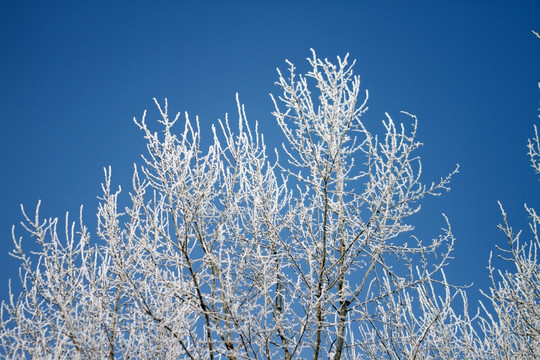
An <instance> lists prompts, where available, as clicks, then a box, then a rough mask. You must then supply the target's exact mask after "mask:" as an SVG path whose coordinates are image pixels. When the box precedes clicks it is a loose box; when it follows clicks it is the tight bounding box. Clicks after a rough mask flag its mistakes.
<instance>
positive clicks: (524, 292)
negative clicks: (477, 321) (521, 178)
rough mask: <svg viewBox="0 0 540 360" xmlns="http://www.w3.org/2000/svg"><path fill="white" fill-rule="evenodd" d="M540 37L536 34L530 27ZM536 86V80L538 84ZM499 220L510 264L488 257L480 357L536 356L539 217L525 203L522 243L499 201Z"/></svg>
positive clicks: (536, 165) (534, 148)
mask: <svg viewBox="0 0 540 360" xmlns="http://www.w3.org/2000/svg"><path fill="white" fill-rule="evenodd" d="M532 33H533V34H534V35H535V36H536V37H537V38H539V39H540V35H539V34H538V33H537V32H535V31H532ZM538 85H539V87H540V83H539V84H538ZM534 134H535V137H534V138H533V139H529V141H528V144H527V148H528V150H529V151H528V155H529V157H530V161H531V166H532V167H533V169H534V170H535V172H536V173H537V174H540V138H539V137H538V129H537V127H536V125H535V126H534ZM499 206H500V208H501V213H502V220H503V222H502V224H500V225H499V229H500V230H501V231H502V232H503V233H504V235H505V237H506V240H507V242H508V246H505V247H499V246H497V249H498V250H499V252H500V254H499V257H500V258H501V259H504V260H506V261H508V262H510V263H511V264H512V266H511V268H513V271H510V270H508V271H504V272H503V271H500V270H497V269H496V268H495V267H494V266H493V265H492V261H491V259H490V262H489V266H488V269H489V271H490V279H491V283H492V286H491V288H490V290H489V292H488V293H486V294H484V295H485V296H486V297H487V299H488V301H489V303H490V304H491V306H492V308H493V311H492V312H490V311H488V310H487V309H486V307H483V308H484V311H485V313H486V316H485V317H484V318H483V319H482V320H481V328H482V333H483V334H484V337H483V338H484V342H483V346H482V349H483V351H484V352H485V353H484V354H485V355H484V357H485V358H489V359H509V358H512V359H538V358H540V259H539V258H538V254H537V252H538V250H539V249H540V239H539V237H538V235H539V234H538V231H539V229H538V228H539V226H540V217H539V216H538V214H537V213H536V211H535V210H534V208H532V207H529V206H527V204H525V210H526V211H527V213H528V215H529V217H530V223H529V227H530V230H531V235H532V238H531V240H530V241H526V242H525V243H523V242H522V241H521V240H520V237H521V233H522V232H521V231H519V232H517V234H516V233H515V232H514V231H513V229H512V227H511V226H510V224H509V222H508V219H507V214H506V212H505V211H504V208H503V206H502V204H501V203H499Z"/></svg>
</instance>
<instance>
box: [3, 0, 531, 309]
mask: <svg viewBox="0 0 540 360" xmlns="http://www.w3.org/2000/svg"><path fill="white" fill-rule="evenodd" d="M532 29H537V30H540V1H487V0H486V1H375V0H373V1H361V0H355V1H327V2H322V1H313V0H312V1H291V0H289V1H229V2H226V1H214V2H207V1H92V2H82V1H33V2H29V1H11V2H8V1H2V2H1V3H0V54H1V55H0V79H1V81H0V109H1V120H0V121H1V129H2V130H1V132H0V151H1V153H2V157H1V159H0V172H1V176H0V186H1V189H2V190H3V195H2V201H0V264H1V265H0V267H1V268H0V269H1V270H0V289H1V290H0V294H1V296H0V299H5V298H6V297H7V292H8V288H7V286H8V278H10V277H12V278H14V277H17V267H18V263H17V261H16V260H15V259H13V258H11V257H10V256H8V254H7V252H8V251H9V250H11V248H12V242H11V226H12V224H18V223H19V221H20V220H21V219H22V216H21V213H20V210H19V204H21V203H22V204H24V205H25V206H26V207H27V209H28V210H29V212H30V213H32V211H33V209H34V208H35V205H36V203H37V201H38V199H41V200H42V215H43V216H45V217H59V218H61V219H63V218H64V213H65V211H67V210H69V211H70V212H71V213H72V214H73V215H74V216H76V215H77V214H78V209H79V206H80V205H81V204H84V206H85V218H86V221H87V223H88V224H89V226H90V228H91V230H94V228H95V223H96V218H95V209H96V207H97V199H96V197H97V196H98V195H99V194H100V183H101V181H102V179H103V171H102V169H103V167H105V166H109V165H111V166H112V168H113V181H114V182H115V184H117V185H122V186H123V188H124V189H126V192H125V195H126V196H127V190H129V185H130V178H131V171H132V167H133V163H134V162H138V163H140V161H139V160H140V157H139V154H141V153H142V152H144V151H145V148H144V142H143V141H142V137H141V133H140V132H139V131H138V130H137V129H136V127H135V126H134V124H133V123H132V117H133V116H137V117H140V115H141V114H142V112H143V111H144V110H145V109H152V107H153V102H152V98H153V97H157V98H164V97H167V98H168V99H169V106H170V109H171V110H172V111H174V112H176V111H188V112H189V113H190V114H192V115H196V114H198V115H199V116H200V118H201V122H202V124H203V131H206V133H207V134H208V129H209V126H210V124H212V123H214V122H215V121H216V120H217V118H223V116H224V114H225V113H226V112H229V113H231V115H235V112H236V105H235V93H236V92H238V93H239V94H240V99H241V101H242V102H243V103H245V105H246V110H247V114H248V118H249V119H251V121H255V120H258V121H259V122H260V124H261V128H262V130H263V131H264V132H265V133H266V134H267V135H266V138H267V139H271V140H272V141H274V143H272V144H271V145H274V146H275V145H277V144H278V142H277V141H279V134H278V128H277V126H276V124H274V120H273V118H272V116H271V115H270V112H271V111H272V103H271V100H270V97H269V96H268V94H269V93H270V92H272V93H274V94H276V93H278V89H277V88H276V87H275V86H274V85H273V84H274V81H275V80H276V79H277V75H276V71H275V69H276V67H280V68H282V69H285V68H286V65H285V63H284V60H285V59H289V60H291V61H293V62H294V63H295V64H297V65H298V68H299V70H300V71H304V70H306V69H307V67H306V61H305V58H306V57H308V56H309V55H310V52H309V49H310V48H314V49H315V50H316V51H317V53H318V55H320V56H322V57H328V58H335V56H337V55H341V56H343V55H344V54H346V53H347V52H349V53H350V56H351V58H354V59H356V60H357V64H356V67H355V69H356V73H357V74H360V76H361V79H362V85H363V87H364V88H367V89H368V90H369V92H370V101H369V108H370V110H369V111H368V113H367V115H366V116H365V118H364V120H365V121H366V123H368V124H373V126H374V127H378V124H379V122H380V120H382V119H383V117H384V112H389V113H390V114H391V115H393V116H394V118H395V119H396V120H397V119H400V116H399V111H400V110H405V111H408V112H411V113H414V114H416V115H417V116H418V117H419V138H420V140H421V141H422V142H424V144H425V146H424V147H423V148H422V150H421V155H422V156H423V159H424V160H423V164H424V180H425V181H426V182H429V181H431V180H437V179H439V177H441V176H444V175H446V174H447V173H448V172H450V171H451V170H453V168H454V167H455V164H456V163H459V164H460V166H461V171H460V174H459V175H458V176H457V177H456V178H455V180H454V183H453V188H452V191H451V192H450V193H447V194H445V195H444V196H443V197H441V198H437V199H428V200H426V201H425V202H423V211H422V212H421V215H419V216H416V217H415V219H414V221H415V223H416V224H417V229H418V233H419V234H421V235H425V236H427V237H429V236H431V235H435V234H436V231H437V229H439V228H440V227H441V226H443V220H442V216H441V215H440V214H441V213H442V212H444V213H446V214H447V215H448V217H449V219H450V221H451V224H452V228H453V231H454V233H455V236H456V238H457V240H456V251H455V253H454V256H455V259H454V260H453V262H452V264H451V266H449V267H448V270H447V273H448V277H449V278H450V279H451V281H452V282H454V283H458V284H466V283H470V282H474V283H475V287H474V288H473V289H472V293H471V296H472V298H473V299H475V298H477V289H478V287H482V288H484V289H486V288H487V286H488V282H487V275H488V273H487V271H486V265H487V261H488V258H489V252H490V251H491V250H493V249H494V246H495V244H501V245H502V244H503V242H504V237H503V235H502V234H501V233H499V232H498V231H497V230H496V225H497V224H498V223H499V221H500V220H501V217H500V214H499V211H498V205H497V200H500V201H502V202H503V204H504V205H505V207H506V210H507V212H508V214H509V216H510V221H511V222H512V224H513V225H514V227H515V228H524V227H525V226H526V216H525V211H524V209H523V203H524V202H527V203H528V204H529V205H531V206H536V207H537V208H540V196H539V195H540V184H539V183H538V179H537V177H536V176H535V175H534V174H533V172H532V169H531V167H530V164H529V162H528V158H527V156H526V141H527V138H529V137H531V136H532V134H533V124H534V123H536V122H538V119H537V115H538V110H537V108H538V107H539V101H540V90H539V89H538V85H537V82H538V81H540V66H539V64H540V40H538V39H535V37H534V36H533V35H532V34H531V30H532ZM402 119H404V120H406V119H405V118H402ZM369 126H371V125H369ZM16 231H17V234H19V235H22V234H23V233H24V232H23V231H22V229H21V228H20V227H18V228H17V230H16ZM525 235H527V236H528V233H527V232H526V233H525ZM26 244H27V248H31V240H30V239H27V240H26Z"/></svg>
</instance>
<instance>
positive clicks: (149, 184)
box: [0, 52, 477, 359]
mask: <svg viewBox="0 0 540 360" xmlns="http://www.w3.org/2000/svg"><path fill="white" fill-rule="evenodd" d="M308 60H309V64H310V66H311V70H310V71H309V72H308V73H307V74H306V75H305V76H297V75H296V72H295V67H294V66H293V64H292V63H289V62H288V65H289V71H288V73H287V74H286V76H285V75H283V74H282V73H281V72H279V71H278V72H279V80H278V82H277V85H278V86H279V87H280V89H281V90H282V92H283V93H282V95H281V96H280V97H278V98H273V101H274V103H275V111H274V113H273V115H274V116H275V118H276V120H277V123H278V125H279V127H280V128H281V130H282V132H283V135H284V138H283V139H284V145H283V148H282V150H280V151H279V152H278V151H276V160H271V159H270V157H269V155H268V153H267V150H266V146H265V142H264V138H263V136H262V134H260V133H259V132H258V129H257V125H255V127H254V128H253V127H251V126H250V124H249V123H248V121H247V119H246V115H245V111H244V108H243V106H241V105H240V104H239V102H238V100H237V103H238V104H239V105H238V113H239V119H238V127H237V129H236V130H235V131H233V130H232V129H231V124H230V122H229V120H228V118H227V117H225V120H224V121H219V122H218V124H217V127H212V135H213V141H212V144H211V145H210V146H208V147H207V148H205V147H204V146H203V145H202V144H201V131H200V128H199V122H198V120H195V121H192V120H190V118H189V117H188V116H187V114H186V117H185V122H184V127H183V131H182V132H181V133H179V134H178V135H176V134H175V133H174V132H173V126H174V125H175V123H176V122H178V120H179V117H180V115H179V114H177V115H176V116H175V117H174V118H171V117H169V114H168V105H167V101H166V100H165V102H164V104H160V103H159V102H158V101H156V105H157V108H158V110H159V113H160V117H161V119H160V120H159V121H158V123H159V124H158V125H159V127H160V129H161V131H160V132H159V133H158V132H155V131H154V130H153V128H154V127H155V126H156V124H148V123H147V122H146V112H145V114H144V115H143V117H142V119H141V120H140V121H139V120H135V123H136V124H137V126H138V127H139V128H140V129H141V131H142V133H143V134H144V137H145V139H146V141H147V148H148V154H147V155H146V156H145V157H143V158H144V166H142V167H137V166H135V167H134V172H133V182H132V187H133V188H132V190H131V193H130V194H129V200H130V201H129V202H130V205H129V206H127V207H126V208H125V209H124V210H119V206H118V202H119V195H120V189H119V190H118V191H114V190H112V188H111V187H112V184H111V170H110V169H108V170H106V171H105V181H104V184H103V195H102V196H101V205H100V206H99V208H98V214H97V215H98V228H97V238H98V239H97V240H93V239H91V238H90V233H89V231H88V230H87V228H86V226H85V225H84V223H83V220H82V211H81V216H80V221H79V225H78V226H76V225H75V224H72V225H68V224H69V220H68V216H67V215H66V229H65V235H64V234H62V233H61V231H60V230H58V220H57V219H48V220H43V219H41V218H40V217H39V204H38V207H37V209H36V212H35V217H32V218H31V217H30V216H28V215H27V213H26V212H25V210H24V209H23V215H24V219H25V222H24V228H25V229H26V231H27V232H28V233H29V234H30V235H31V237H33V238H35V240H36V241H37V243H38V245H39V246H40V250H39V252H38V253H37V254H36V256H32V255H30V254H28V253H26V252H25V251H24V250H23V245H22V239H21V238H19V237H17V235H16V234H15V231H13V239H14V244H15V249H14V251H13V255H14V256H16V257H17V258H18V259H20V261H21V270H20V279H21V283H22V288H23V290H22V293H21V294H20V295H19V296H18V297H15V295H14V294H12V293H11V292H10V294H11V295H10V301H9V303H7V304H3V307H2V316H1V335H0V349H2V350H0V351H1V352H2V354H4V355H5V356H8V357H10V358H27V357H32V358H43V359H71V358H73V359H97V358H110V359H115V358H117V359H134V358H137V359H138V358H159V359H176V358H182V359H183V358H186V359H218V358H228V359H248V358H249V359H252V358H253V359H255V358H257V359H258V358H265V359H277V358H285V359H293V358H308V357H309V358H313V359H323V358H324V359H326V358H334V359H353V358H371V359H379V358H388V359H397V358H400V359H401V358H406V359H430V358H447V359H450V358H455V357H459V356H464V354H468V353H470V352H471V350H470V349H471V347H472V346H473V345H472V344H473V343H475V341H477V338H476V337H475V334H476V333H475V332H474V329H473V327H472V326H471V318H470V317H469V316H468V315H467V311H466V297H465V294H464V292H463V290H462V289H460V288H457V287H453V286H451V285H450V284H448V282H447V281H446V278H445V276H444V272H443V268H444V266H445V265H446V264H447V261H448V258H449V255H450V253H451V251H452V247H453V242H454V238H453V236H452V232H451V229H450V225H449V223H448V221H447V220H446V221H445V223H446V225H445V228H444V229H443V231H442V234H441V235H440V236H438V237H436V238H435V239H431V240H429V241H428V242H425V241H422V240H421V239H418V238H417V237H415V236H414V235H413V232H412V231H413V227H412V225H410V224H409V223H408V218H409V217H410V216H411V215H412V214H415V213H417V212H419V211H420V206H419V201H420V200H421V199H422V198H423V197H424V196H426V195H433V196H437V195H439V194H441V193H442V192H443V191H447V190H449V182H450V179H451V177H452V175H454V174H455V173H456V172H457V168H456V170H454V171H453V172H451V173H450V174H449V175H448V176H446V177H443V178H441V180H440V181H438V182H436V183H431V184H430V185H424V184H423V183H422V182H421V180H420V175H421V170H422V168H421V162H420V158H419V157H418V156H417V155H415V151H416V150H417V149H418V147H420V146H421V144H420V143H419V142H418V140H417V139H416V129H417V119H416V117H415V116H413V115H410V114H408V113H403V115H402V116H403V117H404V119H405V120H406V122H407V125H403V124H401V125H399V124H396V123H395V122H394V121H393V119H392V118H391V117H390V116H389V115H388V114H386V120H384V121H383V124H384V128H385V133H384V134H383V135H382V136H381V137H380V138H379V137H378V136H376V135H374V134H373V133H372V132H370V130H369V129H368V126H367V125H366V124H365V123H364V122H363V120H362V116H363V115H364V113H365V111H366V110H367V107H366V101H367V92H366V93H365V94H366V96H365V100H362V99H361V97H360V80H359V77H358V76H355V75H353V71H352V66H353V65H354V63H353V65H349V63H348V57H345V58H344V59H341V58H338V60H337V63H336V64H333V63H331V62H330V61H328V60H326V59H325V60H322V59H320V58H318V57H317V56H316V55H315V52H313V56H312V57H311V58H310V59H308ZM312 91H313V92H316V93H315V94H313V93H312ZM406 129H408V130H406ZM278 154H281V158H285V159H286V160H285V161H284V160H282V159H280V158H279V157H277V155H278ZM456 298H461V301H462V302H463V303H464V305H465V311H464V315H461V316H458V315H457V314H456V313H455V312H454V310H453V308H452V306H450V305H451V303H452V301H454V299H456Z"/></svg>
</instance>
